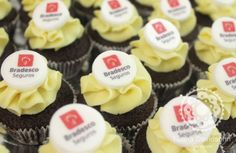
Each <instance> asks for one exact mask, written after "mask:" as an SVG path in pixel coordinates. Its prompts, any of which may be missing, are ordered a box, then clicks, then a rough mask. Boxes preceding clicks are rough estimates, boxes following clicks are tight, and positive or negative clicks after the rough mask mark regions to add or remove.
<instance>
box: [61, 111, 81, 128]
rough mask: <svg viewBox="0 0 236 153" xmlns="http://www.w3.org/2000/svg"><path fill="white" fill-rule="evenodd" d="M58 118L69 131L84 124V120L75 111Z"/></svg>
mask: <svg viewBox="0 0 236 153" xmlns="http://www.w3.org/2000/svg"><path fill="white" fill-rule="evenodd" d="M60 118H61V120H62V121H63V123H64V124H65V126H66V127H67V128H68V129H69V130H71V129H73V128H75V127H77V126H79V125H81V124H82V123H84V120H83V119H82V117H81V116H80V115H79V114H78V112H77V111H76V110H71V111H69V112H67V113H65V114H64V115H62V116H60Z"/></svg>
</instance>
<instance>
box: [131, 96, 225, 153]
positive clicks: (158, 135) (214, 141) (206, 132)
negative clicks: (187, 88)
mask: <svg viewBox="0 0 236 153" xmlns="http://www.w3.org/2000/svg"><path fill="white" fill-rule="evenodd" d="M166 117H168V120H167V119H166ZM220 142H221V134H220V132H219V131H218V130H217V128H216V126H215V123H214V120H213V118H212V114H211V112H210V110H209V109H208V108H207V107H206V106H205V105H204V104H203V103H202V102H201V101H199V100H197V99H195V98H193V97H177V98H175V99H172V100H171V101H170V102H169V103H168V104H166V105H165V106H164V107H162V108H160V109H159V111H158V112H157V114H156V115H155V117H154V118H153V119H150V120H149V122H148V126H147V127H144V128H143V129H142V130H140V131H139V133H138V134H137V136H136V140H135V144H134V147H135V153H144V152H145V153H151V152H153V153H154V152H155V153H167V152H168V153H180V152H186V153H196V152H206V153H223V150H222V148H221V147H220Z"/></svg>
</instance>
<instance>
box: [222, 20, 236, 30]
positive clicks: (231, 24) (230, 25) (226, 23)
mask: <svg viewBox="0 0 236 153" xmlns="http://www.w3.org/2000/svg"><path fill="white" fill-rule="evenodd" d="M223 28H224V31H225V32H235V25H234V22H231V21H224V22H223Z"/></svg>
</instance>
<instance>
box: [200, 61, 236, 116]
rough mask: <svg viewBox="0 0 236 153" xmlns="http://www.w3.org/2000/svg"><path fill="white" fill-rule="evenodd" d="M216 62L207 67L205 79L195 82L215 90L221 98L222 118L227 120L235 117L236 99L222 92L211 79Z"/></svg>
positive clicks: (202, 86)
mask: <svg viewBox="0 0 236 153" xmlns="http://www.w3.org/2000/svg"><path fill="white" fill-rule="evenodd" d="M216 66H217V64H213V65H211V66H210V67H209V70H208V72H207V79H202V80H199V81H198V82H197V87H198V88H204V89H208V90H210V91H213V92H215V93H216V94H217V95H218V96H219V97H220V98H221V100H222V102H223V107H222V109H223V110H222V112H224V113H223V116H221V117H222V118H223V119H224V120H228V119H229V118H230V117H232V118H236V111H235V110H236V99H235V98H234V97H232V96H230V95H229V94H227V93H226V92H224V91H223V90H222V89H221V88H220V87H219V86H218V85H217V84H216V83H215V81H214V80H213V72H214V71H215V69H216Z"/></svg>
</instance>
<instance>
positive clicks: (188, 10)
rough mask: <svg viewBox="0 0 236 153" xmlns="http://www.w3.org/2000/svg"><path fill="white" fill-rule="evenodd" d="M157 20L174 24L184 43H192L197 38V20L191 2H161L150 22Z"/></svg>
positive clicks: (174, 0) (166, 0)
mask: <svg viewBox="0 0 236 153" xmlns="http://www.w3.org/2000/svg"><path fill="white" fill-rule="evenodd" d="M155 18H162V19H166V20H168V21H170V22H171V23H173V24H174V25H175V26H176V28H177V29H178V30H179V32H180V35H181V37H182V38H183V40H184V41H187V42H190V43H191V42H192V41H193V40H195V38H196V37H197V34H198V27H197V18H196V16H195V12H194V10H193V8H192V6H191V3H190V1H189V0H160V1H159V2H158V3H157V4H156V7H155V9H154V11H153V12H152V14H151V16H150V17H149V20H151V19H155Z"/></svg>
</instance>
